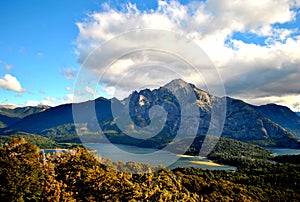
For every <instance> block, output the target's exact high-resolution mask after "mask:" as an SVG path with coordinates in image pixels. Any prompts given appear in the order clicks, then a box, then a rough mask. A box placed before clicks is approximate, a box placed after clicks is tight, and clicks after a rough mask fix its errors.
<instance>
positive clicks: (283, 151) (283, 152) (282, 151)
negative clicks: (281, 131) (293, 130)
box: [265, 147, 300, 156]
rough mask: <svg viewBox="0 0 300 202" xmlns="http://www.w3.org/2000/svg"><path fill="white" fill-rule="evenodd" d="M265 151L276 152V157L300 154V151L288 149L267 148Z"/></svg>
mask: <svg viewBox="0 0 300 202" xmlns="http://www.w3.org/2000/svg"><path fill="white" fill-rule="evenodd" d="M265 149H267V150H269V151H271V152H274V155H275V156H279V155H287V154H290V155H292V154H300V149H287V148H272V147H265Z"/></svg>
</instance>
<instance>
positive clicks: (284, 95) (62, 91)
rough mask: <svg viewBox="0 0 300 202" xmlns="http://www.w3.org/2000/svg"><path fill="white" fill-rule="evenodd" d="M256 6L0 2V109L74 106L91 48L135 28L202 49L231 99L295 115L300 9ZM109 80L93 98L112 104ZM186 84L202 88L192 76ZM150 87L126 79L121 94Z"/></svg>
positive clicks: (284, 4) (281, 4)
mask: <svg viewBox="0 0 300 202" xmlns="http://www.w3.org/2000/svg"><path fill="white" fill-rule="evenodd" d="M257 2H258V3H256V4H255V3H253V1H236V2H235V3H231V4H229V3H226V2H224V1H217V0H207V1H142V0H135V1H126V2H125V3H124V1H117V0H113V1H98V0H78V1H71V0H60V1H53V0H44V1H38V0H27V1H22V0H15V1H9V0H4V1H0V11H1V12H0V26H1V29H0V96H1V97H0V99H1V100H0V104H14V105H18V106H25V105H37V104H48V105H58V104H62V103H66V102H70V101H72V99H71V98H72V93H73V91H72V90H73V88H74V85H75V82H76V76H77V73H78V72H79V70H80V68H81V64H82V61H83V58H85V57H86V55H87V54H88V53H89V51H91V50H93V47H95V46H97V45H99V44H101V43H103V42H105V41H107V40H111V39H112V38H113V37H115V36H118V35H120V34H122V33H124V32H127V31H132V30H134V29H136V28H139V29H140V28H151V29H163V30H169V31H172V32H177V33H180V34H183V35H184V36H186V37H187V38H189V39H191V40H194V42H195V43H197V44H198V45H199V46H201V47H202V48H203V49H204V51H205V52H206V53H207V54H208V56H209V57H210V59H211V60H212V62H213V63H214V65H215V66H216V68H218V70H219V72H220V75H221V77H222V79H223V82H224V86H225V90H226V92H227V94H228V95H229V96H233V97H236V98H240V99H245V100H246V101H248V102H251V103H253V104H264V103H268V102H275V103H278V104H282V105H287V106H289V107H290V108H292V109H293V110H295V111H296V110H297V111H300V90H299V87H298V86H299V85H298V84H299V82H298V78H299V77H300V66H299V64H300V55H299V53H300V49H299V47H300V37H299V36H300V34H299V27H300V14H299V5H300V3H299V1H296V0H284V1H270V0H266V1H257ZM274 2H275V3H274ZM254 11H255V12H254ZM116 16H118V17H116ZM157 40H158V41H159V38H158V39H157ZM120 46H121V45H120ZM130 61H131V60H130ZM122 62H127V63H126V64H128V60H127V61H120V64H123V63H122ZM131 62H132V61H131ZM124 64H125V63H124ZM130 64H131V63H130ZM176 68H177V67H174V71H179V69H176ZM178 68H180V67H178ZM127 70H129V69H127ZM121 73H122V75H124V74H125V73H126V72H121ZM115 74H116V72H111V74H110V75H115ZM122 75H117V76H116V77H117V78H118V77H120V76H122ZM162 75H163V74H162ZM114 78H115V77H110V76H108V77H107V78H106V79H105V81H104V82H102V83H100V87H99V89H100V90H98V92H97V93H96V95H97V96H107V97H112V96H114V92H115V90H116V89H114V87H115V86H114V84H115V83H116V81H115V80H113V79H114ZM185 78H190V79H187V80H188V81H189V82H192V83H195V84H198V83H201V82H198V81H197V80H196V79H195V78H193V77H192V76H191V75H185ZM133 80H134V82H135V83H130V82H133ZM153 80H155V78H151V77H149V78H148V80H147V79H146V80H145V79H143V80H142V81H139V80H138V79H130V78H128V85H126V86H124V88H121V89H123V90H124V92H123V93H124V94H126V93H127V94H128V93H130V92H131V91H132V90H133V86H135V85H137V86H142V84H141V83H144V82H146V81H148V82H149V83H153ZM159 81H160V83H159V82H158V83H157V84H159V85H161V84H163V83H166V82H168V81H167V80H163V79H160V80H159ZM210 82H212V83H213V80H208V81H206V83H210ZM129 83H130V85H129ZM199 85H200V84H199ZM144 86H145V85H144ZM200 87H201V86H200ZM93 91H95V90H94V89H88V90H87V92H88V93H91V92H93Z"/></svg>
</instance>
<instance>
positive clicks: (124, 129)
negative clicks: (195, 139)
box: [0, 79, 300, 148]
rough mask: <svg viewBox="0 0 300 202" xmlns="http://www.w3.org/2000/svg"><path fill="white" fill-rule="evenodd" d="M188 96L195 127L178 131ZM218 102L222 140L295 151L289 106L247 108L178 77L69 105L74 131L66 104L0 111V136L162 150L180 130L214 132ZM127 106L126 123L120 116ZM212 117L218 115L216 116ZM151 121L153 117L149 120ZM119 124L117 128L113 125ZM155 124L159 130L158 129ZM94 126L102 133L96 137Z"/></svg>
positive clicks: (295, 124)
mask: <svg viewBox="0 0 300 202" xmlns="http://www.w3.org/2000/svg"><path fill="white" fill-rule="evenodd" d="M171 92H173V93H171ZM174 92H175V94H176V96H174ZM191 95H192V96H194V97H195V98H196V100H190V101H188V100H186V102H185V108H186V109H188V110H192V109H195V107H196V109H197V110H199V117H197V121H199V124H198V125H197V124H196V123H194V122H195V119H193V121H191V122H190V124H187V125H185V126H184V128H183V129H180V127H181V124H182V122H183V121H184V119H183V118H182V117H181V115H182V113H183V108H182V106H180V99H186V98H188V97H189V96H191ZM223 103H225V105H226V114H225V113H224V114H225V115H226V117H225V124H224V128H223V130H222V137H227V138H232V139H237V140H240V141H243V142H248V143H253V144H257V145H263V146H276V147H289V148H299V139H298V138H299V128H300V127H299V126H300V117H299V116H297V115H296V113H294V112H292V111H291V110H290V109H289V108H287V107H283V106H279V105H275V104H269V105H263V106H253V105H250V104H247V103H245V102H243V101H242V100H237V99H233V98H230V97H226V98H225V97H223V98H220V97H217V96H214V95H211V94H209V93H207V92H205V91H202V90H200V89H198V88H197V87H195V86H194V85H193V84H188V83H186V82H185V81H183V80H180V79H176V80H173V81H171V82H170V83H168V84H166V85H165V86H163V87H161V88H158V89H154V90H149V89H144V90H141V91H139V92H137V91H134V92H133V93H132V94H131V95H130V96H129V97H128V98H126V99H124V100H118V99H116V98H113V99H106V98H98V99H96V100H95V101H87V102H83V103H78V104H74V106H76V110H78V111H77V112H79V113H80V115H81V116H80V117H79V118H77V120H76V126H77V127H75V124H74V120H73V113H72V104H64V105H60V106H57V107H51V108H48V107H45V106H43V107H25V108H16V109H7V108H1V109H0V123H1V124H2V125H1V127H2V132H3V133H4V134H10V133H13V132H12V131H22V132H28V133H34V134H39V135H42V136H45V137H48V138H50V139H52V140H55V141H59V142H80V140H84V141H89V142H105V139H104V135H105V136H106V138H107V139H108V140H109V141H111V142H113V143H122V144H131V145H137V146H142V147H163V146H164V145H166V144H167V143H169V142H171V141H172V140H173V138H174V137H175V136H176V134H177V133H178V131H180V130H181V131H184V134H182V137H183V138H184V137H189V136H190V135H192V133H194V132H195V131H196V134H197V136H201V135H206V134H207V133H208V132H211V131H217V130H210V129H209V128H210V127H212V128H214V127H215V128H217V127H218V125H220V124H222V119H221V118H220V120H218V119H216V120H214V121H213V123H212V124H211V125H210V121H211V120H212V114H213V113H214V111H215V112H216V111H218V110H219V111H221V110H222V109H225V108H223V107H224V106H223V105H222V104H223ZM91 105H92V106H94V107H95V108H94V109H95V113H93V112H92V111H93V110H92V111H91V110H90V108H89V107H90V106H91ZM112 105H113V106H115V107H117V108H118V112H119V114H117V115H116V114H114V113H113V112H112V110H111V106H112ZM155 105H158V106H161V107H162V108H163V109H164V110H165V112H166V114H163V113H161V112H159V111H154V112H151V110H150V109H151V108H152V107H153V106H155ZM74 106H73V107H74ZM128 107H129V112H128V114H129V116H130V118H131V119H126V117H125V118H124V117H122V116H123V114H126V110H127V109H128ZM193 107H194V108H193ZM149 110H150V111H149ZM156 112H157V113H156ZM191 113H192V112H191ZM164 115H166V116H165V117H164ZM217 115H221V114H218V113H217ZM153 117H154V119H151V118H153ZM120 120H121V122H122V126H120V125H118V122H120ZM151 120H152V121H151ZM155 121H157V125H154V126H153V127H154V129H155V130H157V131H158V134H157V135H156V136H154V137H151V134H150V133H151V130H150V129H149V127H147V126H149V125H151V124H152V125H153V123H152V122H155ZM164 123H165V124H164ZM161 124H163V127H162V128H159V126H160V125H161ZM98 125H99V126H100V128H101V130H102V131H103V133H101V134H99V128H98ZM120 127H121V128H120ZM195 127H196V130H195ZM76 130H77V132H78V130H80V133H79V136H80V137H79V136H78V135H77V132H76ZM125 133H126V134H129V133H130V134H133V136H129V135H126V134H125ZM134 135H136V137H134ZM139 135H140V136H141V137H148V136H149V138H144V139H143V138H142V139H141V138H139V137H138V136H139ZM210 135H217V134H210ZM297 136H298V138H297Z"/></svg>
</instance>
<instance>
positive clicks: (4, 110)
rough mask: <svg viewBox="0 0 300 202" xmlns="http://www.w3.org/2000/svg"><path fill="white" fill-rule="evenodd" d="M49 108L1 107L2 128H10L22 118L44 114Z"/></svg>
mask: <svg viewBox="0 0 300 202" xmlns="http://www.w3.org/2000/svg"><path fill="white" fill-rule="evenodd" d="M48 108H49V106H44V105H41V106H36V107H16V106H14V105H0V128H5V127H8V126H10V125H12V124H14V123H16V122H17V121H19V120H21V119H22V118H24V117H26V116H29V115H32V114H35V113H39V112H42V111H44V110H46V109H48Z"/></svg>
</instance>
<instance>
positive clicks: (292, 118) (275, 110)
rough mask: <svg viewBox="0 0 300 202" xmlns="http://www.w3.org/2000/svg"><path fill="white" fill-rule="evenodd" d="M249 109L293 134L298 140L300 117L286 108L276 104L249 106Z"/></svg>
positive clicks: (299, 136) (299, 135)
mask: <svg viewBox="0 0 300 202" xmlns="http://www.w3.org/2000/svg"><path fill="white" fill-rule="evenodd" d="M251 107H252V108H253V109H255V110H256V111H258V112H259V113H260V114H262V115H263V116H265V117H267V118H269V119H270V120H272V121H274V122H275V123H278V124H279V125H281V126H283V127H284V128H286V129H288V130H290V131H292V132H294V133H295V134H296V135H297V137H298V138H300V117H299V116H298V115H297V114H296V113H295V112H293V111H292V110H290V109H289V108H288V107H285V106H281V105H276V104H267V105H262V106H253V105H251Z"/></svg>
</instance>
